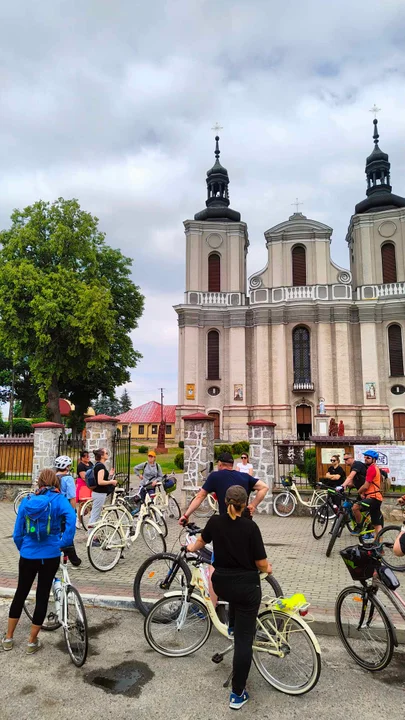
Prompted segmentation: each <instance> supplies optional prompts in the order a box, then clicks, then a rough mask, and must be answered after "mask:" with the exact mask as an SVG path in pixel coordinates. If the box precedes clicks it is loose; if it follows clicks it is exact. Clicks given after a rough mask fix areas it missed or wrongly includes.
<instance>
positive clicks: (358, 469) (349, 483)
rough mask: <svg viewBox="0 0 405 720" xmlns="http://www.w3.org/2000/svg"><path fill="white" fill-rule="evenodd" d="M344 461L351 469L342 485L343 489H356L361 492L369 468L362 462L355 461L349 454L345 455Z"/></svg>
mask: <svg viewBox="0 0 405 720" xmlns="http://www.w3.org/2000/svg"><path fill="white" fill-rule="evenodd" d="M343 460H344V462H345V464H346V465H348V466H349V467H350V474H349V475H348V476H347V478H346V480H345V481H344V483H343V485H342V487H343V489H344V490H346V488H351V487H354V488H356V490H360V488H361V487H362V486H363V485H364V483H365V482H366V473H367V466H366V465H365V464H364V463H362V462H360V460H355V459H354V457H353V455H351V454H350V453H349V452H347V453H345V454H344V458H343Z"/></svg>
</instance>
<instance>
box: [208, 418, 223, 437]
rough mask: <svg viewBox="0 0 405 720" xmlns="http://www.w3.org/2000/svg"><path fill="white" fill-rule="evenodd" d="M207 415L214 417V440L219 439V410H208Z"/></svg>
mask: <svg viewBox="0 0 405 720" xmlns="http://www.w3.org/2000/svg"><path fill="white" fill-rule="evenodd" d="M208 416H209V417H212V418H214V440H220V439H221V433H220V427H219V419H220V415H219V412H210V413H208Z"/></svg>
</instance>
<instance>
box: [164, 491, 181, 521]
mask: <svg viewBox="0 0 405 720" xmlns="http://www.w3.org/2000/svg"><path fill="white" fill-rule="evenodd" d="M167 512H168V515H169V518H170V519H173V520H180V517H181V510H180V505H179V503H178V502H177V500H176V498H174V497H173V496H172V495H169V498H168V504H167Z"/></svg>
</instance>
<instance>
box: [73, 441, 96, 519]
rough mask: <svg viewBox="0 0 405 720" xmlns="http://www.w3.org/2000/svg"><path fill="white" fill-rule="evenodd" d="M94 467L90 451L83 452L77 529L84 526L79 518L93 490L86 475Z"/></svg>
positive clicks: (80, 469)
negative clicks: (87, 483)
mask: <svg viewBox="0 0 405 720" xmlns="http://www.w3.org/2000/svg"><path fill="white" fill-rule="evenodd" d="M92 467H93V463H92V462H91V461H90V455H89V451H88V450H82V451H81V453H80V460H79V462H78V463H77V480H76V506H77V518H76V528H77V529H78V530H80V529H81V527H82V525H81V523H80V522H79V518H80V515H81V512H82V507H83V504H84V503H85V502H86V500H88V499H89V498H91V490H90V488H88V487H87V485H86V481H85V475H86V472H87V470H89V468H92Z"/></svg>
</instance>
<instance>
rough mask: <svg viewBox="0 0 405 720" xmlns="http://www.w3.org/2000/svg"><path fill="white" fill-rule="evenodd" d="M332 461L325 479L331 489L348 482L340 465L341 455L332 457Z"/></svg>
mask: <svg viewBox="0 0 405 720" xmlns="http://www.w3.org/2000/svg"><path fill="white" fill-rule="evenodd" d="M330 461H331V463H332V465H331V466H330V467H328V472H327V473H326V475H325V477H326V478H327V479H328V485H329V487H331V488H336V487H337V486H338V485H343V483H344V481H345V480H346V473H345V471H344V470H343V468H342V467H341V466H340V464H339V463H340V457H339V455H332V456H331V459H330Z"/></svg>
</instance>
